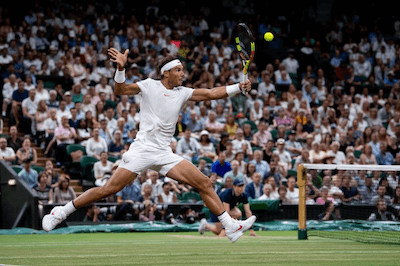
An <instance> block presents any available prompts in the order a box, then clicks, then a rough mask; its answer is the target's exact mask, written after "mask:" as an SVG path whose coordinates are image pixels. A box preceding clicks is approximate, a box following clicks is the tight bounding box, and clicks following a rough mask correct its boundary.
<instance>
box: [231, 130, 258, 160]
mask: <svg viewBox="0 0 400 266" xmlns="http://www.w3.org/2000/svg"><path fill="white" fill-rule="evenodd" d="M232 145H233V151H234V152H235V153H237V152H239V151H241V152H243V154H244V155H245V158H248V159H249V160H251V159H252V158H253V151H252V149H251V144H250V142H249V141H247V140H245V139H244V135H243V129H241V128H238V129H237V130H236V132H235V139H234V140H232Z"/></svg>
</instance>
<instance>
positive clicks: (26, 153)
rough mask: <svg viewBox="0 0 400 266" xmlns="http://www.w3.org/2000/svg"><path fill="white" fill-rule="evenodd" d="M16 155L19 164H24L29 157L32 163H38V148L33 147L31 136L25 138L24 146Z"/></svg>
mask: <svg viewBox="0 0 400 266" xmlns="http://www.w3.org/2000/svg"><path fill="white" fill-rule="evenodd" d="M16 155H17V158H18V163H19V164H22V163H23V162H24V161H25V160H26V159H29V161H30V162H31V163H32V164H36V162H37V153H36V150H35V149H33V148H32V147H31V140H30V139H29V138H25V139H24V141H23V142H22V147H21V148H19V149H18V151H17V152H16Z"/></svg>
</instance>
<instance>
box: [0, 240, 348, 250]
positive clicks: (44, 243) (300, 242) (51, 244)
mask: <svg viewBox="0 0 400 266" xmlns="http://www.w3.org/2000/svg"><path fill="white" fill-rule="evenodd" d="M147 241H149V240H147ZM147 241H146V242H140V241H135V242H131V241H118V242H106V243H104V242H97V243H93V242H79V243H73V242H71V243H65V242H48V243H47V242H43V243H33V244H0V247H4V248H6V247H54V246H55V245H57V246H87V245H92V246H109V245H118V244H120V245H125V244H130V245H137V246H141V245H155V244H165V243H166V242H167V241H161V240H151V241H152V242H147ZM216 241H219V242H220V243H221V244H222V243H225V242H226V243H227V244H230V242H228V240H227V239H224V238H222V239H219V238H213V240H209V241H168V244H215V242H216ZM332 242H335V243H346V242H347V243H350V242H352V243H353V241H350V240H349V241H347V240H335V241H330V243H332ZM240 243H241V244H252V243H253V244H260V243H262V244H267V243H271V244H278V243H279V244H287V243H291V244H294V245H296V244H300V245H303V244H304V242H302V241H298V240H295V239H294V240H276V239H272V240H260V239H257V241H240ZM307 243H310V244H312V243H326V240H311V241H310V240H308V242H307Z"/></svg>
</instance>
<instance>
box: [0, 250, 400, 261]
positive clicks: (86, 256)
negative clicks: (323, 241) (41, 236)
mask: <svg viewBox="0 0 400 266" xmlns="http://www.w3.org/2000/svg"><path fill="white" fill-rule="evenodd" d="M300 254H307V255H311V254H400V250H391V251H390V250H376V251H375V250H365V251H363V250H354V251H352V250H342V251H333V250H332V251H331V250H324V251H264V252H263V251H261V252H258V251H257V252H232V253H230V252H182V253H146V254H84V255H79V254H74V255H71V254H69V255H44V256H40V255H36V256H10V257H7V256H2V257H0V259H3V260H5V259H52V258H71V256H73V257H74V258H103V257H130V256H135V257H166V256H195V255H230V256H237V255H300Z"/></svg>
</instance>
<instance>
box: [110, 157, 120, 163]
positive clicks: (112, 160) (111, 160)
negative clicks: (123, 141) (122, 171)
mask: <svg viewBox="0 0 400 266" xmlns="http://www.w3.org/2000/svg"><path fill="white" fill-rule="evenodd" d="M108 160H109V161H110V162H113V163H115V162H116V161H117V160H118V158H115V157H114V156H108Z"/></svg>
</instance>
